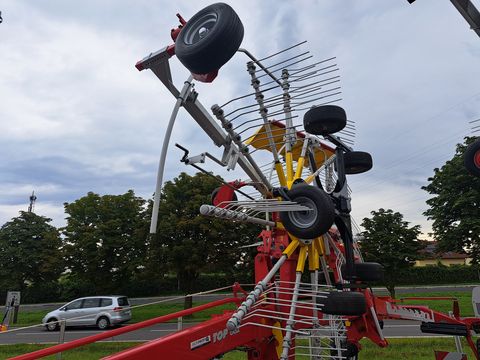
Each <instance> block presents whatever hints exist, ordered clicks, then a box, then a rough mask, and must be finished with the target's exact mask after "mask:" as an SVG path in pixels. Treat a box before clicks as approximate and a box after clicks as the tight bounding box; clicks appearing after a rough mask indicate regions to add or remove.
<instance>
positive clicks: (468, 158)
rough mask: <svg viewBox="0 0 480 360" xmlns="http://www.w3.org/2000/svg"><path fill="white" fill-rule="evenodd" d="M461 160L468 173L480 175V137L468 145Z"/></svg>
mask: <svg viewBox="0 0 480 360" xmlns="http://www.w3.org/2000/svg"><path fill="white" fill-rule="evenodd" d="M463 160H464V164H465V167H466V168H467V170H468V172H469V173H470V174H472V175H473V176H480V138H478V139H477V140H475V141H474V142H473V143H471V144H470V145H468V147H467V149H466V150H465V154H464V157H463Z"/></svg>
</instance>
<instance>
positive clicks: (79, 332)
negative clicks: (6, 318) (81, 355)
mask: <svg viewBox="0 0 480 360" xmlns="http://www.w3.org/2000/svg"><path fill="white" fill-rule="evenodd" d="M104 332H105V331H75V332H68V331H66V332H65V334H68V335H75V334H92V335H94V334H101V333H104ZM43 334H45V335H53V333H51V332H46V331H42V332H20V333H19V332H17V333H16V334H15V335H17V336H21V335H43Z"/></svg>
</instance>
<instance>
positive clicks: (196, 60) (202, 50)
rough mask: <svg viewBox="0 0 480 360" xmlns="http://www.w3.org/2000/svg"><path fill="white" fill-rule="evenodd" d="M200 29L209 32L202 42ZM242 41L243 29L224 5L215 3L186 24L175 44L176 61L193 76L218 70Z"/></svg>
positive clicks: (231, 11)
mask: <svg viewBox="0 0 480 360" xmlns="http://www.w3.org/2000/svg"><path fill="white" fill-rule="evenodd" d="M200 29H208V31H207V32H206V35H205V36H204V37H202V38H200V37H199V35H198V33H199V31H200ZM242 40H243V25H242V22H241V21H240V18H239V17H238V15H237V14H236V13H235V11H234V10H233V9H232V8H231V7H230V6H229V5H227V4H224V3H216V4H212V5H210V6H207V7H206V8H204V9H202V10H200V11H199V12H198V13H196V14H195V15H194V16H193V17H192V18H191V19H190V20H188V21H187V23H186V24H185V26H184V27H183V29H182V30H181V31H180V33H179V34H178V38H177V40H176V42H175V54H176V55H177V57H178V60H180V62H181V63H182V64H183V65H184V66H185V67H186V68H187V69H188V70H190V71H191V72H192V73H194V74H208V73H210V72H212V71H215V70H218V69H220V68H221V67H222V66H223V65H224V64H225V63H226V62H227V61H228V60H230V59H231V58H232V56H233V55H235V53H236V52H237V50H238V48H239V47H240V44H241V43H242Z"/></svg>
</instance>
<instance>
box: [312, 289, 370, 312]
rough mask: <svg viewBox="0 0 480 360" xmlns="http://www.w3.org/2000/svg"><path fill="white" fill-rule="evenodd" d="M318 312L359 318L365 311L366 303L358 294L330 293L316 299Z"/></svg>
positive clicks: (347, 292)
mask: <svg viewBox="0 0 480 360" xmlns="http://www.w3.org/2000/svg"><path fill="white" fill-rule="evenodd" d="M317 304H318V306H319V308H320V311H321V312H322V313H324V314H330V315H344V316H360V315H363V314H365V312H366V311H367V301H366V300H365V296H364V295H363V294H362V293H360V292H352V291H338V292H337V291H332V292H330V293H328V295H327V297H326V298H324V297H320V296H319V297H317Z"/></svg>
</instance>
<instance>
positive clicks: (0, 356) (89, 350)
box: [0, 342, 138, 360]
mask: <svg viewBox="0 0 480 360" xmlns="http://www.w3.org/2000/svg"><path fill="white" fill-rule="evenodd" d="M135 345H138V343H132V342H130V343H113V342H112V343H105V342H104V343H96V344H89V345H86V346H82V347H80V348H78V349H72V350H69V351H65V352H63V353H62V359H64V360H90V359H100V358H102V357H104V356H107V355H110V354H113V353H117V352H119V351H122V350H124V349H127V348H129V347H132V346H135ZM49 346H52V345H43V344H42V345H40V344H15V345H0V360H4V359H8V358H10V357H13V356H17V355H22V354H26V353H29V352H32V351H36V350H40V349H44V348H46V347H49ZM56 358H57V355H51V356H47V357H44V358H42V359H48V360H56Z"/></svg>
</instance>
